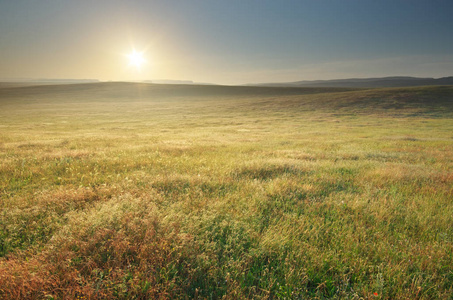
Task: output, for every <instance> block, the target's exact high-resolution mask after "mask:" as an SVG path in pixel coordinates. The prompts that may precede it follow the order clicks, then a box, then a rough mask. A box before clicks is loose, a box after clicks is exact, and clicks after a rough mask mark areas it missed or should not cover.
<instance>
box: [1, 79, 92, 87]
mask: <svg viewBox="0 0 453 300" xmlns="http://www.w3.org/2000/svg"><path fill="white" fill-rule="evenodd" d="M95 82H99V80H97V79H51V78H44V79H32V78H19V79H0V88H1V87H21V86H29V85H56V84H76V83H95Z"/></svg>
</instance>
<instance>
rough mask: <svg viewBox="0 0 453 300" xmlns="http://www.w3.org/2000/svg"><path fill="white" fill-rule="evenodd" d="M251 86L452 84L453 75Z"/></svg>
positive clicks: (370, 86)
mask: <svg viewBox="0 0 453 300" xmlns="http://www.w3.org/2000/svg"><path fill="white" fill-rule="evenodd" d="M248 85H253V86H280V87H345V88H346V87H347V88H381V87H405V86H429V85H453V76H450V77H442V78H437V79H436V78H418V77H406V76H395V77H382V78H351V79H333V80H313V81H308V80H306V81H295V82H280V83H258V84H248Z"/></svg>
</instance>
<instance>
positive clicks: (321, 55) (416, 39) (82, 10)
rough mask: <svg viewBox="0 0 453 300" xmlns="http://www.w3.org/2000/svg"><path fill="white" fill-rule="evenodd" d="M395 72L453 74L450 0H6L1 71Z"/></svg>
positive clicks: (276, 75)
mask: <svg viewBox="0 0 453 300" xmlns="http://www.w3.org/2000/svg"><path fill="white" fill-rule="evenodd" d="M134 48H135V49H136V51H139V52H143V56H144V58H145V59H146V61H147V63H146V64H145V65H143V66H142V67H141V68H140V69H137V68H134V67H133V66H131V65H129V62H128V58H127V54H129V53H130V52H131V51H132V50H133V49H134ZM394 75H408V76H421V77H443V76H451V75H453V1H452V0H423V1H422V0H336V1H334V0H311V1H308V0H293V1H286V0H278V1H276V0H272V1H268V0H254V1H251V0H250V1H248V0H225V1H220V0H219V1H215V0H204V1H202V0H193V1H191V0H179V1H176V0H165V1H164V0H162V1H151V0H148V1H145V0H142V1H140V0H135V1H134V0H128V1H125V0H122V1H119V0H118V1H115V0H108V1H107V0H96V1H88V0H77V1H70V0H28V1H26V0H14V1H12V0H0V78H98V79H101V80H142V79H143V80H146V79H148V80H152V79H179V80H193V81H197V82H214V83H222V84H242V83H252V82H281V81H297V80H313V79H333V78H351V77H380V76H394Z"/></svg>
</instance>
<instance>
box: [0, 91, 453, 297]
mask: <svg viewBox="0 0 453 300" xmlns="http://www.w3.org/2000/svg"><path fill="white" fill-rule="evenodd" d="M0 120H1V121H0V298H5V299H24V298H30V299H52V298H54V299H63V298H69V299H106V298H109V299H110V298H112V299H115V298H118V299H134V298H135V299H147V298H151V299H154V298H169V299H174V298H176V299H178V298H183V299H186V298H196V297H198V298H203V299H204V298H206V299H220V298H222V297H225V298H227V299H237V298H253V299H255V298H256V299H261V298H265V299H267V298H269V299H270V298H273V299H275V298H280V299H306V298H315V299H316V298H317V299H325V298H333V299H360V298H365V299H452V296H451V295H453V226H452V224H453V202H452V199H453V162H452V161H453V88H451V87H417V88H392V89H372V90H351V89H323V88H316V89H313V88H255V87H222V86H177V85H175V86H171V85H152V84H133V83H100V84H77V85H58V86H33V87H15V88H11V87H3V88H0Z"/></svg>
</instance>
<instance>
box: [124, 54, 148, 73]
mask: <svg viewBox="0 0 453 300" xmlns="http://www.w3.org/2000/svg"><path fill="white" fill-rule="evenodd" d="M127 57H128V58H129V65H130V66H133V67H136V68H137V69H139V70H140V68H141V67H142V66H143V64H144V63H145V62H146V60H145V58H144V57H143V52H137V51H135V49H134V50H132V52H131V53H130V54H128V55H127Z"/></svg>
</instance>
